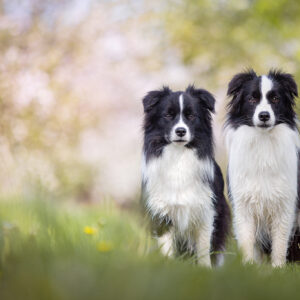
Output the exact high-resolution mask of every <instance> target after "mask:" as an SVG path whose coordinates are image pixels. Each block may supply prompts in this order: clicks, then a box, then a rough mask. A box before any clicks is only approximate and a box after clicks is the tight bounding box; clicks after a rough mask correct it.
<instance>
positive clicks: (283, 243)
mask: <svg viewBox="0 0 300 300" xmlns="http://www.w3.org/2000/svg"><path fill="white" fill-rule="evenodd" d="M226 144H227V149H228V154H229V162H228V177H229V184H230V192H231V199H232V201H233V214H234V230H235V234H236V237H237V240H238V243H239V246H240V247H241V249H242V252H243V254H244V258H245V260H246V261H253V260H256V259H257V258H256V254H255V253H256V252H257V251H256V246H255V245H256V241H260V242H262V243H265V242H266V237H268V238H271V240H272V255H271V259H272V264H273V265H274V266H280V265H283V264H284V263H285V259H286V258H285V257H286V251H287V246H288V241H289V238H290V235H291V232H292V230H293V226H294V223H295V217H296V203H297V168H298V148H299V134H298V132H297V131H294V130H292V129H291V128H289V127H288V126H287V125H285V124H280V125H277V126H275V127H274V128H273V129H271V130H269V131H265V130H262V129H258V128H255V127H250V126H241V127H239V128H238V129H233V128H230V127H229V128H228V129H227V133H226Z"/></svg>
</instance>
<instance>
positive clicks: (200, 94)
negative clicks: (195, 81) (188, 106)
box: [185, 85, 216, 113]
mask: <svg viewBox="0 0 300 300" xmlns="http://www.w3.org/2000/svg"><path fill="white" fill-rule="evenodd" d="M185 92H186V93H188V94H190V95H191V96H193V97H195V98H197V99H199V100H200V101H201V102H202V104H204V105H205V106H206V108H207V109H208V110H209V111H211V112H213V113H214V112H215V102H216V100H215V98H214V96H213V95H212V94H211V93H210V92H208V91H207V90H204V89H196V88H195V87H194V85H189V86H188V87H187V89H186V91H185Z"/></svg>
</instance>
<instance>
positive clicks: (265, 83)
mask: <svg viewBox="0 0 300 300" xmlns="http://www.w3.org/2000/svg"><path fill="white" fill-rule="evenodd" d="M272 87H273V82H272V80H271V79H270V78H268V77H267V76H266V75H263V76H262V77H261V85H260V90H261V95H262V100H261V102H266V103H268V100H267V93H268V92H269V91H270V90H271V89H272Z"/></svg>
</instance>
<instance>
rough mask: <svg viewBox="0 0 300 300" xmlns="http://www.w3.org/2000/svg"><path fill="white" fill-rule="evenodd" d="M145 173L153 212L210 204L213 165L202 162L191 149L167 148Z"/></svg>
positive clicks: (173, 146)
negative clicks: (209, 181) (209, 180)
mask: <svg viewBox="0 0 300 300" xmlns="http://www.w3.org/2000/svg"><path fill="white" fill-rule="evenodd" d="M144 173H145V174H144V177H145V179H146V181H147V192H148V195H149V199H148V201H149V204H150V207H152V208H156V209H162V210H166V211H167V210H171V209H173V208H174V207H175V206H177V207H180V206H181V207H185V208H187V207H195V208H196V207H199V206H201V205H203V204H206V203H210V202H211V197H212V191H211V188H210V186H209V183H208V182H207V179H212V177H213V173H214V170H213V164H212V162H211V161H210V160H209V159H205V160H201V159H199V158H198V157H197V155H196V153H195V152H194V151H193V150H191V149H188V148H186V147H182V146H180V145H179V146H178V145H172V144H171V145H169V146H167V147H166V148H165V149H164V152H163V154H162V156H161V157H160V158H157V159H152V160H151V161H150V162H148V164H147V165H146V170H145V172H144ZM205 181H206V182H205Z"/></svg>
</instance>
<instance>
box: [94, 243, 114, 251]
mask: <svg viewBox="0 0 300 300" xmlns="http://www.w3.org/2000/svg"><path fill="white" fill-rule="evenodd" d="M97 249H98V251H100V252H109V251H111V250H112V249H113V245H112V243H111V242H108V241H101V242H99V243H98V245H97Z"/></svg>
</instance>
